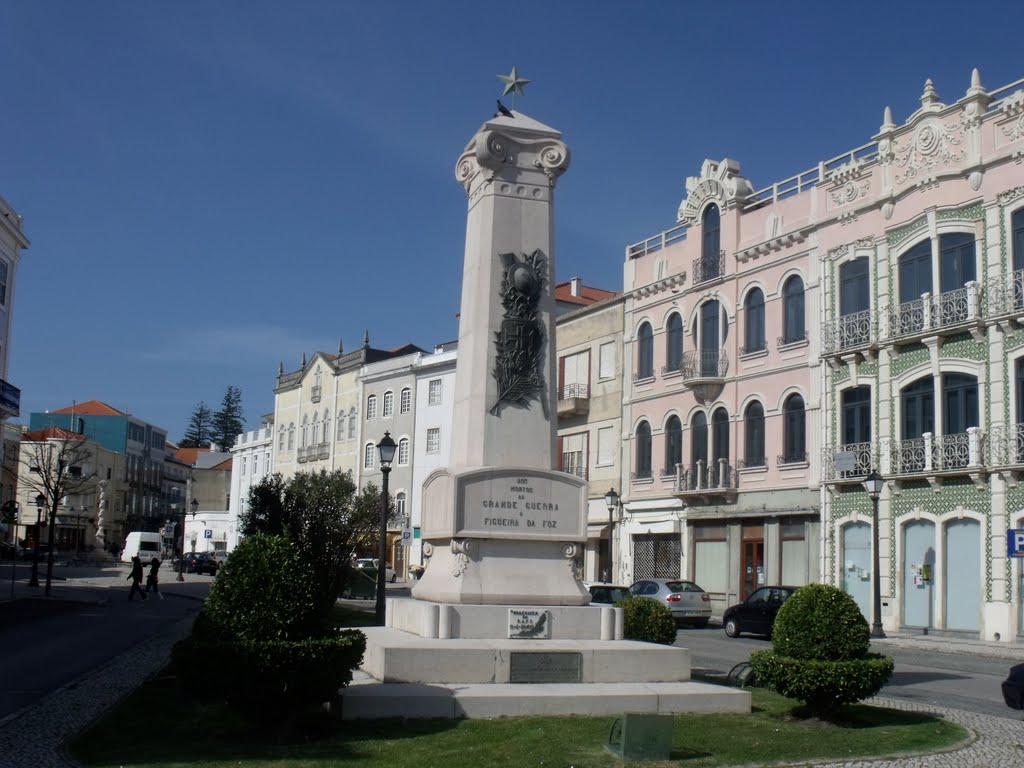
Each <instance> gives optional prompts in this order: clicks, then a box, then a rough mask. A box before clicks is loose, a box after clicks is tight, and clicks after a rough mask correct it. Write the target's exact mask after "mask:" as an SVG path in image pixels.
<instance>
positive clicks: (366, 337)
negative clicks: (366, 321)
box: [363, 328, 370, 347]
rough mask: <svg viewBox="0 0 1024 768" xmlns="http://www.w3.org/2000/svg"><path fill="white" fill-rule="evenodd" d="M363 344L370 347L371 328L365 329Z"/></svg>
mask: <svg viewBox="0 0 1024 768" xmlns="http://www.w3.org/2000/svg"><path fill="white" fill-rule="evenodd" d="M363 346H364V347H369V346H370V329H369V328H367V329H366V330H365V331H363Z"/></svg>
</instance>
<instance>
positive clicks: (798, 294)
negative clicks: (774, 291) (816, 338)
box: [782, 275, 807, 344]
mask: <svg viewBox="0 0 1024 768" xmlns="http://www.w3.org/2000/svg"><path fill="white" fill-rule="evenodd" d="M782 313H783V317H782V343H783V344H792V343H794V342H797V341H803V340H804V339H805V338H806V337H807V328H806V326H805V324H804V281H803V280H801V279H800V276H799V275H793V276H792V277H791V278H789V280H787V281H786V283H785V284H784V285H783V286H782Z"/></svg>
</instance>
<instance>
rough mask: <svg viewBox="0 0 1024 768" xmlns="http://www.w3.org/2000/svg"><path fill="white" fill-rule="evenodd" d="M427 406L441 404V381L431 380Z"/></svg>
mask: <svg viewBox="0 0 1024 768" xmlns="http://www.w3.org/2000/svg"><path fill="white" fill-rule="evenodd" d="M427 387H428V391H427V405H440V404H441V380H440V379H431V380H430V383H429V384H428V385H427Z"/></svg>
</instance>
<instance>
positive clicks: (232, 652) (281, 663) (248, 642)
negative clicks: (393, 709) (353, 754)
mask: <svg viewBox="0 0 1024 768" xmlns="http://www.w3.org/2000/svg"><path fill="white" fill-rule="evenodd" d="M322 617H323V612H322V610H321V608H320V605H319V602H318V600H317V599H316V595H315V587H314V584H313V579H312V578H311V577H310V574H309V565H308V562H307V561H306V559H305V558H304V557H303V556H302V555H301V553H300V552H299V550H298V548H297V547H296V546H295V545H294V544H293V543H292V542H291V541H289V540H288V539H286V538H283V537H280V536H270V535H265V534H256V535H254V536H250V537H249V538H247V539H245V540H244V541H242V542H241V543H240V544H239V545H238V547H237V548H236V549H235V551H234V552H233V553H232V554H231V557H230V558H228V561H227V563H226V564H225V565H224V568H223V569H222V570H221V572H220V573H219V574H218V576H217V580H216V581H215V582H214V585H213V587H212V588H211V589H210V595H209V597H208V598H207V601H206V604H205V605H204V606H203V610H202V611H200V613H199V616H198V617H197V618H196V622H195V625H194V626H193V628H192V636H191V637H189V638H187V639H186V640H182V641H181V642H180V643H178V644H177V645H175V647H174V651H173V654H172V663H173V666H174V669H175V671H176V673H177V675H178V677H179V679H180V681H181V683H182V685H183V690H184V691H185V693H186V694H187V695H190V696H192V697H194V698H197V699H199V700H200V701H209V700H213V699H219V700H222V701H226V702H227V703H228V705H229V706H231V707H233V708H236V709H238V710H239V711H241V712H242V713H243V714H244V715H245V716H246V717H249V718H250V719H252V720H254V721H255V722H258V723H261V724H272V723H284V722H286V721H287V719H288V717H289V716H290V715H292V714H295V713H296V712H298V711H300V710H302V709H305V708H307V707H310V706H312V705H315V704H320V703H322V702H324V701H330V700H332V699H333V698H334V696H335V695H336V693H337V690H338V688H340V687H342V686H344V685H347V684H348V683H349V682H350V681H351V680H352V670H353V669H354V668H355V667H357V666H359V664H360V663H361V662H362V658H363V652H364V650H365V648H366V638H365V637H364V635H363V634H362V633H361V632H359V631H358V630H349V631H344V632H340V633H339V632H338V631H336V630H333V629H331V628H330V627H329V626H328V625H327V623H326V622H325V621H324V620H323V618H322Z"/></svg>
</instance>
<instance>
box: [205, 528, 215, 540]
mask: <svg viewBox="0 0 1024 768" xmlns="http://www.w3.org/2000/svg"><path fill="white" fill-rule="evenodd" d="M203 538H204V539H212V538H213V531H211V530H210V529H209V528H207V529H205V530H204V531H203Z"/></svg>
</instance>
